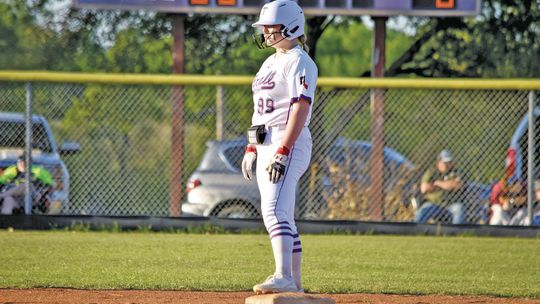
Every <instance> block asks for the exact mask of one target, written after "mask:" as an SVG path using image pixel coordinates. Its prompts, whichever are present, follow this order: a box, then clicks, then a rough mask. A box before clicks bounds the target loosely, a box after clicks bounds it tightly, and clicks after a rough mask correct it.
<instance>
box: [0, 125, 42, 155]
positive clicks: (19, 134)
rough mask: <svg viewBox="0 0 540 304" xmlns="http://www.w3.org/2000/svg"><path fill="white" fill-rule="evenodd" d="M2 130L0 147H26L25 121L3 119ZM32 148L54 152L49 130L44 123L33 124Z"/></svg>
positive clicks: (0, 132) (0, 126) (0, 127)
mask: <svg viewBox="0 0 540 304" xmlns="http://www.w3.org/2000/svg"><path fill="white" fill-rule="evenodd" d="M0 130H1V131H0V148H10V149H13V148H21V149H24V147H25V137H26V136H25V124H24V123H21V122H14V121H1V122H0ZM32 148H33V149H38V150H41V151H43V152H47V153H49V152H52V151H51V149H52V148H51V145H50V142H49V140H48V137H47V132H46V131H45V128H44V127H43V125H42V124H33V125H32Z"/></svg>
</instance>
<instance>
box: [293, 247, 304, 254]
mask: <svg viewBox="0 0 540 304" xmlns="http://www.w3.org/2000/svg"><path fill="white" fill-rule="evenodd" d="M298 252H302V248H296V249H293V251H292V253H298Z"/></svg>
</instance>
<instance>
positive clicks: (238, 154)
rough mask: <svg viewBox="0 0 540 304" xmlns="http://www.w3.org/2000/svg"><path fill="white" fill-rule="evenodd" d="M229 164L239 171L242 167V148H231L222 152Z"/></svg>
mask: <svg viewBox="0 0 540 304" xmlns="http://www.w3.org/2000/svg"><path fill="white" fill-rule="evenodd" d="M223 154H225V157H226V158H227V160H228V161H229V163H230V164H231V165H232V166H233V167H234V168H236V169H238V170H240V167H241V166H242V158H243V157H244V146H243V145H242V146H232V147H229V148H227V149H225V151H223Z"/></svg>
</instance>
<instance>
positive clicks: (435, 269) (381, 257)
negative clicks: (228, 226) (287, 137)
mask: <svg viewBox="0 0 540 304" xmlns="http://www.w3.org/2000/svg"><path fill="white" fill-rule="evenodd" d="M302 243H303V249H304V264H303V265H304V285H305V287H306V289H307V290H308V291H311V292H329V293H353V292H363V293H395V294H454V295H456V294H463V295H492V296H506V297H532V298H540V239H538V238H536V239H514V238H483V237H426V236H358V235H304V236H303V237H302ZM0 261H2V266H1V267H0V288H6V287H16V288H31V287H73V288H97V289H117V288H118V289H185V290H250V289H251V286H252V285H253V284H254V283H257V282H259V281H261V280H263V279H264V278H266V276H267V275H268V274H270V273H271V272H272V271H273V257H272V252H271V248H270V242H269V240H268V237H267V236H265V235H262V234H207V235H205V234H185V233H152V232H147V233H140V232H139V233H134V232H131V233H126V232H124V233H111V232H80V231H46V232H37V231H14V232H8V231H6V230H0Z"/></svg>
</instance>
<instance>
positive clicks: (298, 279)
mask: <svg viewBox="0 0 540 304" xmlns="http://www.w3.org/2000/svg"><path fill="white" fill-rule="evenodd" d="M292 277H293V280H294V283H295V284H296V287H297V288H298V290H300V289H302V243H300V236H298V234H295V235H294V238H293V249H292Z"/></svg>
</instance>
